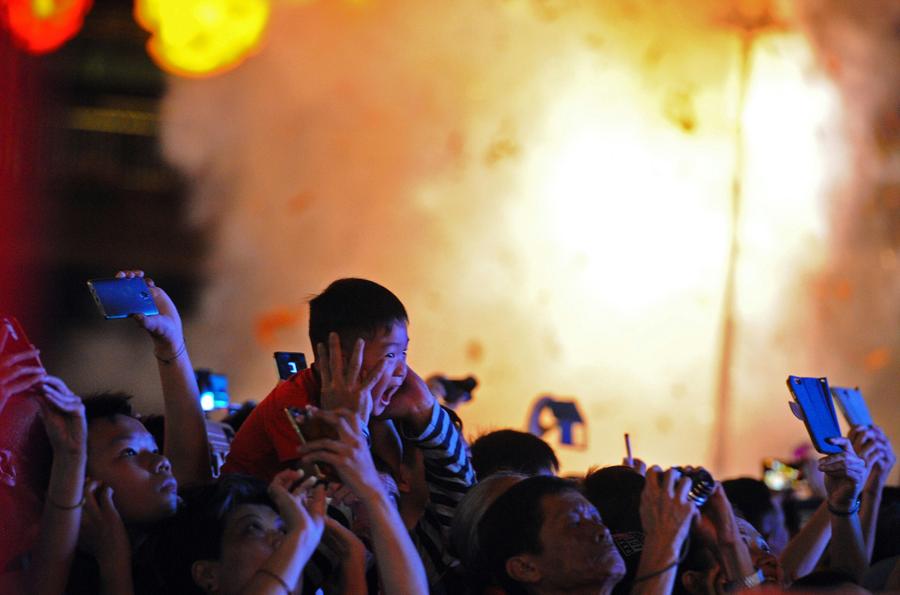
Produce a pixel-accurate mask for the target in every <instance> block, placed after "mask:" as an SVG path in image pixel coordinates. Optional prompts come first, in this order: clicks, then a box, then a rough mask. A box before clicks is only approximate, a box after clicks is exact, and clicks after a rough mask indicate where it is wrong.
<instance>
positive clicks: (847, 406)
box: [831, 386, 873, 426]
mask: <svg viewBox="0 0 900 595" xmlns="http://www.w3.org/2000/svg"><path fill="white" fill-rule="evenodd" d="M831 395H832V396H833V397H834V400H835V401H837V404H838V408H840V410H841V413H843V414H844V419H846V420H847V423H849V424H850V425H851V426H871V425H872V424H873V422H872V416H871V415H870V414H869V408H868V407H866V400H865V399H864V398H863V396H862V392H861V391H860V390H859V387H857V388H844V387H842V386H834V387H832V388H831Z"/></svg>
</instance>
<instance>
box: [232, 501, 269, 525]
mask: <svg viewBox="0 0 900 595" xmlns="http://www.w3.org/2000/svg"><path fill="white" fill-rule="evenodd" d="M277 517H278V513H277V512H275V511H274V510H272V507H270V506H266V505H265V504H249V503H248V504H240V505H238V506H237V507H235V509H234V510H232V511H231V512H230V513H229V514H228V523H229V524H235V523H240V522H241V521H243V520H247V519H253V518H261V519H263V520H271V519H274V518H277Z"/></svg>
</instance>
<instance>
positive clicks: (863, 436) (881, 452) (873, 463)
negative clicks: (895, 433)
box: [848, 426, 897, 490]
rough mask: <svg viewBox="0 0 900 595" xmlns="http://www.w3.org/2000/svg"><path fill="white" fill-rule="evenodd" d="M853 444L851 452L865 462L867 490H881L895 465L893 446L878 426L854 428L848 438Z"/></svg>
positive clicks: (895, 457)
mask: <svg viewBox="0 0 900 595" xmlns="http://www.w3.org/2000/svg"><path fill="white" fill-rule="evenodd" d="M848 437H849V438H850V441H851V442H852V443H853V450H854V452H856V454H857V456H859V457H860V458H861V459H863V460H864V461H865V462H866V469H867V470H868V473H869V479H868V480H867V481H866V486H867V488H866V489H868V488H869V487H872V489H879V490H880V489H881V488H882V487H884V486H885V485H886V484H887V482H888V480H889V479H890V476H891V471H892V470H893V469H894V465H896V463H897V455H896V453H895V452H894V448H893V445H891V441H890V440H889V439H888V437H887V435H885V433H884V431H883V430H882V429H881V428H879V427H878V426H872V427H861V426H858V427H855V428H853V429H852V430H851V431H850V435H849V436H848Z"/></svg>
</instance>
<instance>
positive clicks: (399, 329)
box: [368, 322, 409, 347]
mask: <svg viewBox="0 0 900 595" xmlns="http://www.w3.org/2000/svg"><path fill="white" fill-rule="evenodd" d="M408 342H409V334H408V331H407V328H406V324H405V323H403V322H395V323H393V324H391V326H390V328H386V327H385V328H381V329H379V330H378V332H377V333H376V334H375V336H374V337H373V338H372V339H371V340H369V341H368V343H370V344H373V345H388V344H391V343H395V344H397V345H400V346H401V347H403V346H405V345H406V344H407V343H408Z"/></svg>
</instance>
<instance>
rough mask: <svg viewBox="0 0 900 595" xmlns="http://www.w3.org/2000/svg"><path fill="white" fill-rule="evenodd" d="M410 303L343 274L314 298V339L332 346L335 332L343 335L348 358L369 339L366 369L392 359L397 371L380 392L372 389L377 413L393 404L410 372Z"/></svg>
mask: <svg viewBox="0 0 900 595" xmlns="http://www.w3.org/2000/svg"><path fill="white" fill-rule="evenodd" d="M408 324H409V317H408V316H407V314H406V308H404V307H403V304H402V303H401V302H400V300H399V299H397V296H395V295H394V294H393V293H391V292H390V291H389V290H388V289H387V288H385V287H382V286H381V285H379V284H378V283H375V282H373V281H368V280H366V279H339V280H337V281H335V282H334V283H332V284H331V285H329V286H328V287H327V288H326V289H325V291H323V292H322V293H320V294H319V295H317V296H316V297H314V298H313V299H311V300H310V302H309V340H310V342H311V343H312V346H313V351H315V348H316V345H318V344H320V343H321V344H324V345H325V346H326V347H327V346H328V336H329V334H330V333H333V332H334V333H337V334H338V335H339V336H340V338H341V350H342V351H343V354H344V357H345V358H347V357H349V356H350V354H351V353H352V352H353V346H354V344H355V343H356V340H357V339H359V338H362V339H364V340H365V342H366V346H365V350H364V351H363V366H362V369H363V373H364V374H365V373H366V372H368V371H370V370H372V369H373V368H375V367H376V366H377V365H378V363H379V362H380V361H381V360H382V359H383V358H388V359H390V360H391V361H392V362H394V361H395V362H396V363H395V364H392V365H391V367H389V368H388V372H387V373H388V374H390V376H391V380H390V382H389V383H387V384H386V385H382V386H383V390H381V391H379V392H380V394H375V393H373V394H372V406H373V408H372V415H374V416H378V415H381V413H382V412H384V409H385V408H386V407H387V406H388V405H389V404H390V400H391V397H392V396H393V395H394V393H395V392H397V389H398V388H400V385H401V384H402V383H403V379H404V378H405V377H406V349H407V347H408V346H409V336H408V335H407V330H406V327H407V325H408Z"/></svg>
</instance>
